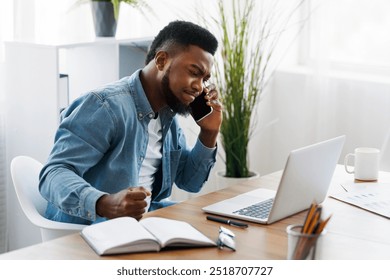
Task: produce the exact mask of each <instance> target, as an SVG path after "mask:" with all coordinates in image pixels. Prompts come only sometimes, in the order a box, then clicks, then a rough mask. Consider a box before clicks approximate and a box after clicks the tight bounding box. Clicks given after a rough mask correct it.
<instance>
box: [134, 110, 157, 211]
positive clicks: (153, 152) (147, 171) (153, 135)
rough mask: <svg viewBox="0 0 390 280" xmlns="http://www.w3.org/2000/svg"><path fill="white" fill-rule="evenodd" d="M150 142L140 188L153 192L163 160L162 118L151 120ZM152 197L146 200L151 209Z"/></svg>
mask: <svg viewBox="0 0 390 280" xmlns="http://www.w3.org/2000/svg"><path fill="white" fill-rule="evenodd" d="M148 132H149V141H148V147H147V148H146V155H145V159H144V161H143V162H142V166H141V170H140V172H139V180H138V186H142V187H144V188H145V189H148V190H149V191H150V192H152V185H153V183H154V175H155V174H156V172H157V170H158V167H159V166H160V164H161V158H162V152H161V148H162V128H161V120H160V116H158V117H157V118H156V119H151V120H150V122H149V126H148ZM150 201H151V196H148V197H147V198H146V202H147V203H148V205H147V206H146V209H149V206H150Z"/></svg>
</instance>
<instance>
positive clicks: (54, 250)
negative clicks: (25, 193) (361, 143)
mask: <svg viewBox="0 0 390 280" xmlns="http://www.w3.org/2000/svg"><path fill="white" fill-rule="evenodd" d="M280 176H281V172H276V173H272V174H269V175H266V176H262V177H260V178H259V179H256V180H251V181H247V182H246V183H242V184H240V185H236V186H234V187H230V188H227V189H223V190H219V191H217V192H213V193H209V194H206V195H202V196H199V197H196V198H192V199H189V200H187V201H185V202H182V203H179V204H177V205H175V206H171V207H167V208H164V209H160V210H157V211H154V212H150V213H147V214H146V215H145V216H158V217H166V218H171V219H177V220H184V221H187V222H189V223H191V224H192V225H193V226H195V227H196V228H198V229H199V230H201V231H202V232H203V233H204V234H205V235H207V236H208V237H210V238H211V239H213V240H215V239H216V238H217V235H218V228H219V226H220V225H221V224H219V223H216V222H212V221H208V220H206V214H205V213H203V212H202V210H201V208H202V207H203V206H206V205H208V204H210V203H213V202H216V201H219V200H221V199H225V198H229V197H232V196H234V195H237V194H239V193H242V192H246V191H250V190H252V189H255V188H258V187H263V188H271V189H275V188H277V185H278V183H279V179H280ZM351 176H352V175H348V174H346V173H345V171H344V169H343V167H342V166H340V165H338V166H337V168H336V171H335V174H334V176H333V180H332V183H331V187H330V192H333V191H341V190H342V189H341V187H340V183H344V184H345V183H346V184H348V182H349V183H352V182H353V177H351ZM379 182H383V183H390V173H387V172H381V173H380V178H379ZM323 210H324V215H325V217H326V216H327V215H329V214H331V213H332V218H331V220H330V222H329V224H328V225H327V231H328V232H327V235H326V238H325V239H324V246H323V250H322V253H321V257H320V258H321V259H332V260H337V259H387V260H388V259H390V238H389V236H390V221H389V219H387V218H384V217H381V216H379V215H375V214H372V213H370V212H368V211H365V210H362V209H360V208H357V207H354V206H351V205H348V204H346V203H343V202H340V201H338V200H335V199H332V198H329V197H328V198H326V200H325V201H324V203H323ZM305 215H306V211H304V212H301V213H298V214H296V215H293V216H291V217H288V218H286V219H283V220H281V221H279V222H276V223H274V224H272V225H260V224H255V223H249V228H247V229H239V228H235V227H231V226H226V227H228V228H229V229H231V230H232V231H233V232H234V233H235V234H236V249H237V251H236V252H232V251H230V250H227V249H223V250H220V249H218V248H215V247H213V248H195V249H180V250H167V251H162V252H159V253H139V254H138V253H137V254H122V255H115V256H104V257H99V256H98V255H97V254H96V253H95V252H94V251H93V250H92V249H91V248H90V247H89V246H88V245H87V243H85V242H84V240H83V239H82V237H81V236H80V235H79V234H72V235H69V236H65V237H62V238H58V239H55V240H51V241H49V242H45V243H41V244H37V245H33V246H30V247H26V248H23V249H19V250H15V251H11V252H8V253H5V254H1V255H0V259H61V260H66V259H67V260H69V259H76V260H78V259H88V260H94V259H154V260H158V259H165V260H168V259H185V260H192V259H210V260H211V259H241V260H250V259H269V260H278V259H282V260H283V259H286V253H287V234H286V227H287V226H288V225H290V224H302V223H303V221H304V219H305Z"/></svg>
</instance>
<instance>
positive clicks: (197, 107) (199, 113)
mask: <svg viewBox="0 0 390 280" xmlns="http://www.w3.org/2000/svg"><path fill="white" fill-rule="evenodd" d="M205 96H206V93H205V92H204V91H203V92H202V93H201V94H200V95H199V96H197V97H196V98H195V100H194V101H193V102H192V103H191V104H190V108H191V115H192V117H193V118H194V120H195V121H196V122H199V121H201V120H203V119H204V118H205V117H207V116H208V115H210V114H211V113H212V112H213V108H212V107H210V106H209V105H207V100H206V99H205Z"/></svg>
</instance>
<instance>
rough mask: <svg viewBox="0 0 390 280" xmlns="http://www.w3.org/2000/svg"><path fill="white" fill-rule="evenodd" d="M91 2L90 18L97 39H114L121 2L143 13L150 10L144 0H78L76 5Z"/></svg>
mask: <svg viewBox="0 0 390 280" xmlns="http://www.w3.org/2000/svg"><path fill="white" fill-rule="evenodd" d="M87 2H91V8H92V16H93V21H94V27H95V34H96V36H97V37H114V36H115V34H116V27H117V23H118V18H119V9H120V4H121V2H123V3H126V4H128V5H130V6H132V7H134V8H137V9H139V10H140V11H143V9H145V8H148V9H149V8H150V7H149V6H148V5H147V3H146V2H145V1H144V0H79V1H78V2H76V4H78V5H79V4H83V3H87Z"/></svg>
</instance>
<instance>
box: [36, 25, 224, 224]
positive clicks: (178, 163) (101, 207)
mask: <svg viewBox="0 0 390 280" xmlns="http://www.w3.org/2000/svg"><path fill="white" fill-rule="evenodd" d="M217 46H218V43H217V40H216V39H215V37H214V36H213V35H212V34H211V33H210V32H209V31H207V30H206V29H204V28H201V27H200V26H198V25H195V24H193V23H190V22H185V21H175V22H171V23H170V24H169V25H168V26H166V27H165V28H164V29H162V30H161V31H160V32H159V34H158V35H157V36H156V38H155V39H154V41H153V42H152V45H151V48H150V51H149V53H148V55H147V57H146V66H145V67H144V68H143V69H140V70H138V71H136V72H135V73H134V74H133V75H131V76H130V77H126V78H123V79H121V80H120V81H117V82H115V83H112V84H109V85H107V86H105V87H104V88H101V89H98V90H95V91H92V92H89V93H87V94H86V95H83V96H82V97H80V98H78V99H77V100H75V101H74V102H73V103H72V104H71V105H70V106H69V107H68V108H67V109H66V110H64V111H63V112H62V115H61V117H62V121H61V124H60V126H59V128H58V131H57V133H56V137H55V144H54V147H53V150H52V152H51V154H50V156H49V159H48V162H47V163H46V165H45V166H44V167H43V169H42V171H41V174H40V185H39V189H40V192H41V194H42V196H43V197H45V198H46V199H47V200H48V202H49V203H48V207H47V210H46V216H47V218H49V219H52V220H56V221H62V222H69V223H80V224H91V223H94V222H97V221H99V220H101V219H111V218H115V217H121V216H131V217H134V218H136V219H141V217H142V215H143V214H144V213H145V211H151V210H154V209H158V208H160V207H164V206H166V205H169V203H168V204H167V202H166V201H164V199H165V198H167V197H169V195H170V194H171V189H172V185H173V183H175V184H176V185H177V186H178V187H179V188H181V189H183V190H186V191H189V192H198V191H199V190H200V189H201V187H202V185H203V184H204V182H205V181H206V180H207V178H208V176H209V172H210V169H211V168H212V167H213V165H214V163H215V160H216V159H215V158H216V141H217V135H218V133H219V129H220V125H221V122H222V114H221V110H222V106H221V104H220V102H219V101H218V93H217V91H216V89H215V86H213V85H212V86H208V87H204V83H205V82H206V81H207V80H208V79H209V78H210V72H211V68H212V66H213V55H214V53H215V51H216V49H217ZM202 91H205V92H206V93H207V95H206V97H205V99H206V101H207V104H208V106H210V107H212V108H213V112H212V113H211V114H210V115H208V116H207V117H206V118H204V119H202V120H201V121H199V122H198V125H199V126H200V133H199V136H198V140H197V143H196V144H195V146H194V147H193V148H192V149H190V148H189V147H188V146H187V144H186V141H185V136H184V135H183V133H182V130H181V128H180V127H179V124H178V122H177V119H176V117H175V115H176V114H180V115H188V113H189V110H190V109H189V105H190V103H191V102H192V101H193V100H194V99H195V97H196V96H198V95H199V94H200V93H202Z"/></svg>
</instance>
